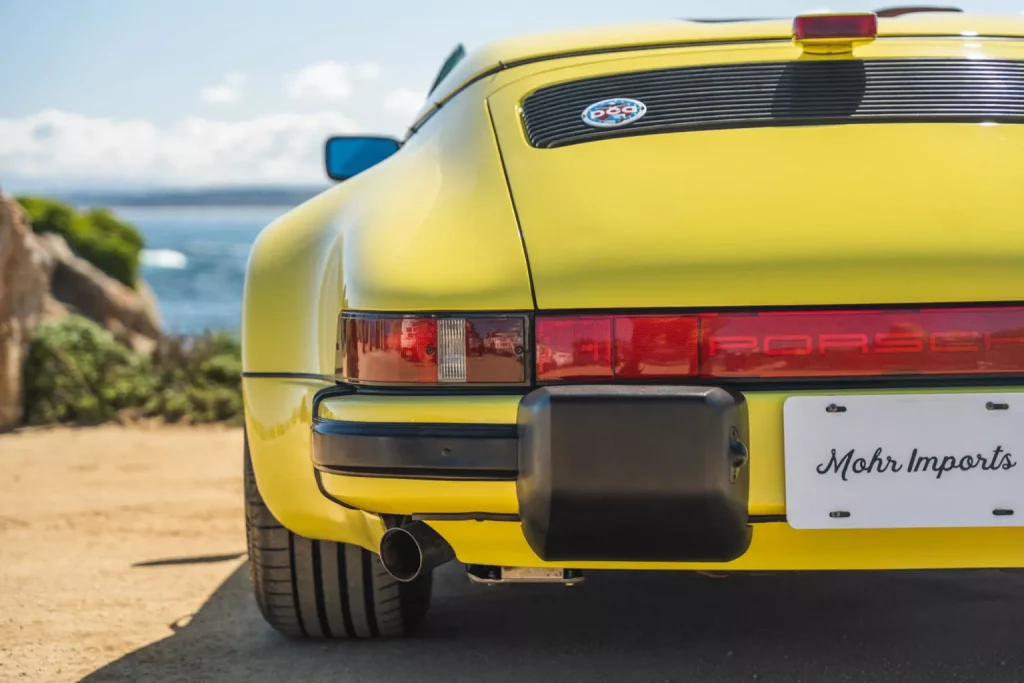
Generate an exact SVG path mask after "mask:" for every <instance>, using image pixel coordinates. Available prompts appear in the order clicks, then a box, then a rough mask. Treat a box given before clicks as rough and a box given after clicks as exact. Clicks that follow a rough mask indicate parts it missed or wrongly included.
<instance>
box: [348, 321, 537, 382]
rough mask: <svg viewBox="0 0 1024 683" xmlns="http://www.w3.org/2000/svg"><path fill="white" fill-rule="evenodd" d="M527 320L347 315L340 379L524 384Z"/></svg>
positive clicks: (354, 380) (353, 380) (351, 380)
mask: <svg viewBox="0 0 1024 683" xmlns="http://www.w3.org/2000/svg"><path fill="white" fill-rule="evenodd" d="M525 340H526V319H525V318H524V317H523V316H509V317H498V316H495V317H475V316H474V317H448V316H430V317H413V316H401V315H367V314H358V313H346V314H342V316H341V318H340V319H339V329H338V349H337V374H338V377H339V378H340V379H342V380H344V381H347V382H356V383H367V384H473V383H477V384H523V383H525V382H526V379H527V377H526V364H525V355H526V354H525Z"/></svg>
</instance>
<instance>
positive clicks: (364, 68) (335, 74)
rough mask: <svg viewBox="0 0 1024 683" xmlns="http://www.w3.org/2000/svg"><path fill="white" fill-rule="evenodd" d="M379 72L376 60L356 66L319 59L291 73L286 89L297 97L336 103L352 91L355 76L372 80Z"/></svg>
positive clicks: (292, 96)
mask: <svg viewBox="0 0 1024 683" xmlns="http://www.w3.org/2000/svg"><path fill="white" fill-rule="evenodd" d="M380 71H381V69H380V66H378V65H377V64H375V63H373V62H363V63H361V64H356V65H355V66H354V67H353V66H349V65H348V64H342V63H341V62H335V61H326V62H317V63H316V64H310V65H309V66H306V67H303V68H302V69H299V71H297V72H296V73H294V74H292V75H291V76H290V77H289V78H288V79H287V80H286V81H285V91H286V92H287V93H288V96H289V97H291V98H292V99H294V100H310V101H314V102H337V101H339V100H343V99H345V98H346V97H348V96H349V95H350V94H351V93H352V79H359V80H364V81H367V80H373V79H375V78H378V77H379V76H380Z"/></svg>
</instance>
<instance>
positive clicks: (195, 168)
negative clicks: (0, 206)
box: [0, 109, 359, 185]
mask: <svg viewBox="0 0 1024 683" xmlns="http://www.w3.org/2000/svg"><path fill="white" fill-rule="evenodd" d="M358 130H359V127H358V126H357V125H356V123H355V122H354V121H352V120H351V119H349V118H348V117H346V116H343V115H341V114H338V113H336V112H329V111H327V112H319V113H309V114H292V113H284V114H271V115H266V116H259V117H256V118H253V119H249V120H246V121H219V120H212V119H206V118H199V117H191V118H186V119H183V120H181V121H179V122H178V123H175V124H173V125H170V126H163V127H162V126H157V125H154V124H153V123H152V122H149V121H145V120H142V119H109V118H96V117H89V116H84V115H82V114H75V113H71V112H65V111H60V110H54V109H51V110H46V111H42V112H39V113H38V114H34V115H32V116H27V117H24V118H17V119H2V118H0V179H3V178H4V177H5V176H15V177H20V178H29V179H47V180H51V179H59V180H72V181H73V180H76V179H77V180H82V181H85V180H89V181H92V180H108V181H129V180H130V181H138V180H146V181H149V182H154V183H166V184H182V185H199V184H204V183H211V184H215V183H243V182H252V183H259V182H283V183H304V182H318V181H321V180H323V171H322V170H321V169H322V167H321V159H322V156H321V155H322V149H323V142H324V140H325V139H326V138H327V137H328V136H329V135H331V134H333V133H352V132H357V131H358Z"/></svg>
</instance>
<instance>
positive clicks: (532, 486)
mask: <svg viewBox="0 0 1024 683" xmlns="http://www.w3.org/2000/svg"><path fill="white" fill-rule="evenodd" d="M318 398H319V397H318ZM318 406H319V401H316V402H315V405H314V411H313V414H314V415H318ZM517 422H518V424H515V425H509V424H458V423H447V424H418V423H380V422H373V423H366V422H347V421H338V420H328V419H324V418H320V417H319V416H318V417H315V418H314V422H313V448H312V458H313V464H314V466H315V468H316V469H317V479H318V482H319V481H320V473H328V474H342V475H346V476H367V477H383V478H415V479H440V480H452V481H456V480H461V481H467V480H468V481H510V480H515V481H516V489H517V497H518V502H519V516H518V519H519V520H520V521H521V522H522V526H523V532H524V534H525V536H526V539H527V541H528V542H529V544H530V547H531V548H532V549H533V550H534V552H536V553H537V555H538V556H539V557H540V558H541V559H544V560H551V561H560V560H577V561H583V560H590V561H600V560H608V561H680V562H684V561H687V562H698V561H709V562H711V561H729V560H733V559H735V558H737V557H739V556H740V555H742V554H743V553H744V552H746V550H747V548H748V547H749V544H750V538H751V531H750V526H749V524H750V523H752V522H755V521H778V520H777V519H762V520H756V519H751V518H750V517H749V515H748V512H747V500H748V491H749V471H750V467H749V462H748V460H749V459H748V451H747V445H748V444H749V436H748V426H747V407H746V402H745V400H744V398H743V396H742V395H741V394H738V393H735V392H728V391H726V390H724V389H720V388H711V387H659V386H630V387H620V386H571V387H568V386H567V387H547V388H542V389H537V390H535V391H533V392H531V393H529V394H527V395H526V396H524V397H523V399H522V400H521V402H520V404H519V411H518V420H517ZM321 491H323V492H324V494H325V495H328V496H329V497H330V498H331V499H332V500H335V501H336V502H339V503H341V504H343V505H344V504H345V503H344V502H343V501H340V500H338V499H337V498H334V497H333V496H330V495H329V494H327V492H326V491H325V490H324V488H323V486H322V483H321ZM426 516H427V515H421V517H426ZM453 517H456V518H458V517H464V518H466V519H480V518H486V517H485V516H483V515H481V514H466V515H464V516H461V515H455V516H453ZM496 517H500V518H509V517H511V516H509V515H500V516H496ZM512 518H513V519H515V517H512Z"/></svg>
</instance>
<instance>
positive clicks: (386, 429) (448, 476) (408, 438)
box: [312, 418, 519, 481]
mask: <svg viewBox="0 0 1024 683" xmlns="http://www.w3.org/2000/svg"><path fill="white" fill-rule="evenodd" d="M312 450H313V453H312V455H313V465H314V466H315V467H316V468H317V469H318V470H321V471H323V472H326V473H330V474H344V475H349V476H364V477H390V478H401V479H442V480H476V481H514V480H515V478H516V475H517V474H518V472H519V440H518V428H517V426H516V425H514V424H475V423H465V424H434V423H405V422H402V423H395V422H348V421H341V420H325V419H322V418H315V419H314V421H313V449H312Z"/></svg>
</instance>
